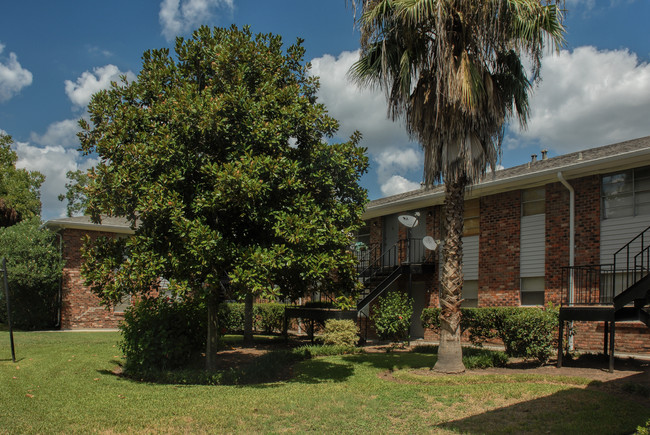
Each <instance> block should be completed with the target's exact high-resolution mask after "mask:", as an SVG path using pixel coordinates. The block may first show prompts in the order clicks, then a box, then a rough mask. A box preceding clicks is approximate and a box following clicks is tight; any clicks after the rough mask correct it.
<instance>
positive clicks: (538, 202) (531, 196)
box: [521, 186, 546, 216]
mask: <svg viewBox="0 0 650 435" xmlns="http://www.w3.org/2000/svg"><path fill="white" fill-rule="evenodd" d="M545 212H546V187H545V186H542V187H536V188H534V189H526V190H524V191H522V195H521V215H522V216H533V215H537V214H544V213H545Z"/></svg>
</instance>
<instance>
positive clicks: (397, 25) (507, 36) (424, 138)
mask: <svg viewBox="0 0 650 435" xmlns="http://www.w3.org/2000/svg"><path fill="white" fill-rule="evenodd" d="M357 3H358V4H359V6H360V7H361V15H360V18H359V20H358V24H359V28H360V31H361V55H360V59H359V61H357V62H356V63H355V65H354V66H353V68H352V70H351V74H352V76H353V77H354V79H356V81H357V82H359V83H360V84H362V85H376V86H379V87H381V88H382V89H383V90H384V91H385V93H386V96H387V100H388V104H389V114H390V115H391V116H392V117H393V119H396V118H402V119H403V120H404V121H405V124H406V128H407V131H408V133H409V134H410V135H411V137H412V138H413V139H415V140H417V141H419V142H420V144H421V145H422V147H423V149H424V180H425V183H426V185H427V186H431V185H433V184H435V183H438V182H441V181H442V182H444V185H445V194H446V197H445V216H446V217H445V224H446V237H445V244H444V251H443V258H444V261H445V263H444V267H443V269H442V276H441V285H442V297H441V305H442V313H441V325H442V327H441V334H440V348H439V353H438V361H437V363H436V365H435V369H436V370H439V371H443V372H460V371H463V370H464V366H463V363H462V353H461V345H460V327H459V326H460V303H461V288H462V284H463V275H462V242H461V236H462V231H463V205H464V193H465V188H466V187H467V186H468V185H469V184H471V183H473V182H475V181H477V180H479V179H480V177H481V176H482V175H484V174H485V172H486V170H487V167H488V166H491V167H492V168H494V167H495V164H496V161H497V158H498V156H499V154H500V147H501V142H502V138H503V132H504V124H505V123H506V122H507V121H508V120H509V119H510V118H511V117H512V116H516V117H517V118H518V119H519V121H520V123H521V124H522V126H525V124H526V119H527V115H528V110H529V106H528V93H529V91H530V89H531V83H533V82H534V81H536V80H538V79H539V72H540V67H541V59H542V54H543V50H544V46H545V43H546V42H550V44H551V45H553V46H554V47H555V48H556V49H557V48H559V47H560V45H561V44H562V42H563V27H562V24H561V23H562V20H561V18H562V16H561V10H560V8H559V6H560V5H559V3H562V2H561V1H559V0H555V1H554V0H548V1H540V0H362V1H359V2H357ZM355 6H357V5H355ZM522 57H524V58H526V59H528V60H529V61H530V65H531V68H530V70H529V71H528V72H527V71H526V69H525V68H524V65H523V63H522Z"/></svg>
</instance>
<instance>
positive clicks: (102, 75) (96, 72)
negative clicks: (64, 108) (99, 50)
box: [65, 64, 136, 108]
mask: <svg viewBox="0 0 650 435" xmlns="http://www.w3.org/2000/svg"><path fill="white" fill-rule="evenodd" d="M121 75H126V77H127V79H128V80H129V81H132V80H135V78H136V77H135V74H133V73H132V72H131V71H127V72H126V73H124V72H122V71H120V70H119V68H118V67H116V66H115V65H110V64H109V65H105V66H102V67H97V68H94V69H93V72H89V71H85V72H84V73H83V74H81V76H79V77H78V78H77V80H76V81H75V82H72V81H71V80H66V81H65V93H66V95H67V96H68V98H69V99H70V101H72V103H73V104H74V105H75V106H77V107H80V108H82V107H85V106H86V105H87V104H88V103H89V102H90V98H91V97H92V96H93V94H94V93H95V92H98V91H101V90H102V89H108V88H109V87H110V86H111V82H117V83H119V82H120V76H121Z"/></svg>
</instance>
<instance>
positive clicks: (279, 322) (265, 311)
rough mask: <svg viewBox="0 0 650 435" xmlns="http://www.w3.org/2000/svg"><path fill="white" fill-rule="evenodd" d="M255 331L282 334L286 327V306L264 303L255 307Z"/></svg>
mask: <svg viewBox="0 0 650 435" xmlns="http://www.w3.org/2000/svg"><path fill="white" fill-rule="evenodd" d="M253 317H254V320H255V321H254V322H253V325H254V326H253V327H254V329H256V330H258V331H261V332H264V333H265V334H270V333H273V332H282V327H283V326H284V304H278V303H264V304H256V305H254V306H253Z"/></svg>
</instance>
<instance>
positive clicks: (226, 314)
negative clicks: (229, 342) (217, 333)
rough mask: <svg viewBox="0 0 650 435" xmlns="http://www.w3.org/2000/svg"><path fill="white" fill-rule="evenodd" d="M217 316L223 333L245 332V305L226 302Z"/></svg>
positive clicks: (220, 307) (221, 305) (220, 306)
mask: <svg viewBox="0 0 650 435" xmlns="http://www.w3.org/2000/svg"><path fill="white" fill-rule="evenodd" d="M217 315H218V322H219V329H221V332H222V333H226V332H227V333H230V334H237V333H241V332H242V331H243V330H244V304H242V303H239V302H224V303H222V304H220V305H219V311H218V314H217Z"/></svg>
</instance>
